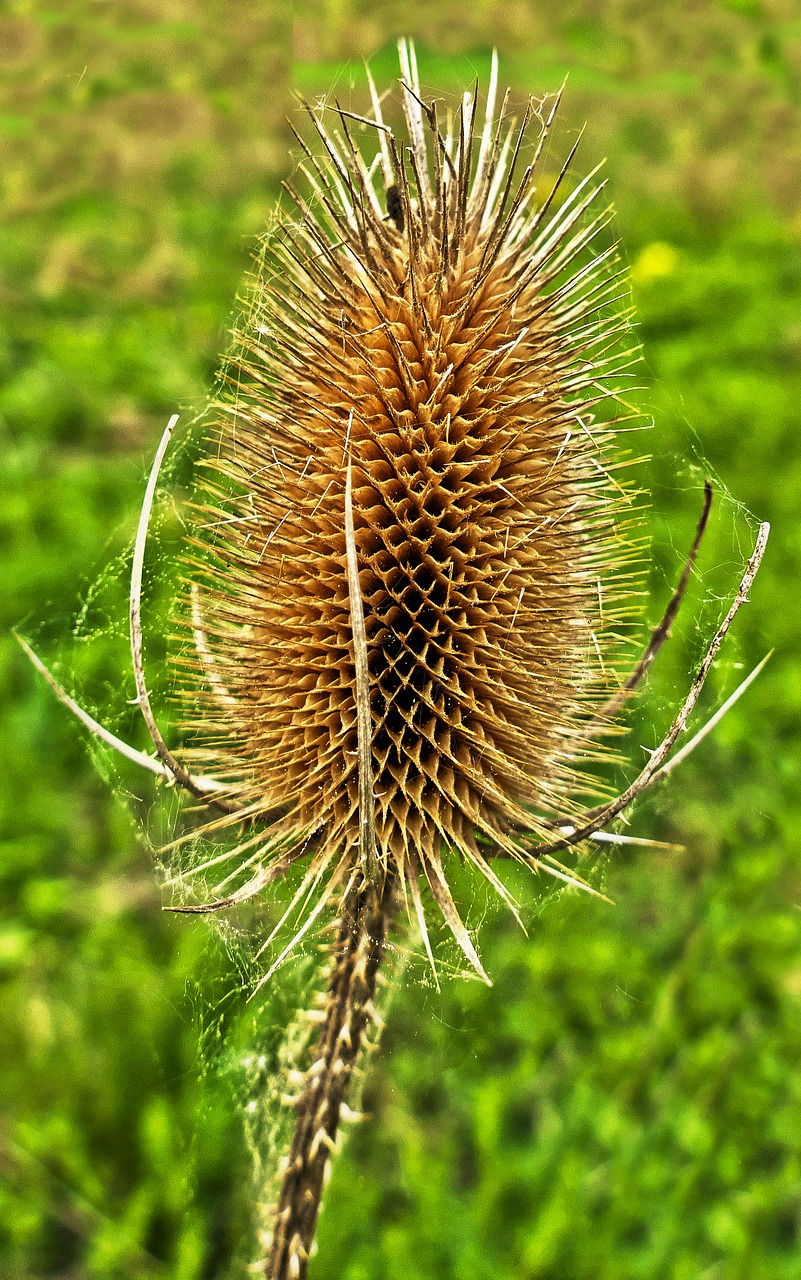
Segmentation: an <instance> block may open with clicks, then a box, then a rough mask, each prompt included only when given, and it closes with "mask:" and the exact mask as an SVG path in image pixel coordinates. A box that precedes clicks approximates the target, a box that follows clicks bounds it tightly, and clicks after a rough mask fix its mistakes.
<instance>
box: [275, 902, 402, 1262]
mask: <svg viewBox="0 0 801 1280" xmlns="http://www.w3.org/2000/svg"><path fill="white" fill-rule="evenodd" d="M393 902H394V879H393V877H387V880H386V882H385V883H384V885H383V887H378V886H376V885H375V884H373V883H372V882H370V881H367V880H359V881H358V882H355V883H353V884H351V885H349V886H348V888H347V889H346V891H345V893H344V895H343V897H342V902H341V906H340V913H339V918H338V920H337V921H336V922H335V926H334V927H335V928H336V930H337V937H336V942H335V943H334V945H333V950H332V957H333V964H332V968H331V972H330V975H329V979H328V986H327V989H326V999H325V1005H324V1008H323V1010H322V1022H321V1025H320V1033H319V1036H318V1038H317V1041H316V1045H315V1049H314V1058H313V1061H312V1064H311V1066H310V1067H309V1069H308V1070H307V1071H306V1073H305V1075H304V1079H303V1084H302V1086H301V1091H300V1094H299V1096H298V1097H297V1098H296V1100H295V1102H294V1106H295V1108H296V1111H297V1120H296V1122H295V1130H294V1134H293V1138H292V1145H291V1147H290V1151H289V1155H288V1157H287V1163H286V1168H285V1169H284V1171H283V1175H282V1180H281V1186H280V1191H279V1195H278V1201H277V1204H276V1208H275V1215H274V1222H273V1232H272V1240H271V1244H270V1249H269V1253H268V1256H267V1258H266V1261H265V1264H264V1271H263V1276H264V1280H304V1277H305V1276H306V1270H307V1265H308V1259H309V1256H310V1254H311V1252H312V1244H313V1241H314V1236H315V1232H316V1228H317V1219H318V1216H319V1213H320V1203H321V1200H322V1195H323V1190H324V1187H325V1184H326V1181H327V1170H328V1167H329V1165H330V1161H331V1157H332V1155H333V1154H334V1153H335V1151H336V1150H337V1146H336V1139H337V1133H338V1130H339V1123H340V1118H341V1114H342V1109H343V1106H344V1105H345V1103H346V1102H347V1099H348V1096H349V1093H350V1088H351V1081H352V1077H353V1072H354V1069H355V1067H356V1064H357V1062H358V1059H359V1053H360V1050H361V1048H362V1044H363V1041H364V1038H365V1032H366V1029H367V1025H368V1022H369V1021H370V1019H371V1018H373V1017H374V1016H375V1010H374V1005H373V1001H374V998H375V991H376V982H377V978H378V970H379V968H380V965H381V961H382V958H383V955H384V951H385V948H386V940H387V932H388V929H389V924H390V920H391V917H392V908H393Z"/></svg>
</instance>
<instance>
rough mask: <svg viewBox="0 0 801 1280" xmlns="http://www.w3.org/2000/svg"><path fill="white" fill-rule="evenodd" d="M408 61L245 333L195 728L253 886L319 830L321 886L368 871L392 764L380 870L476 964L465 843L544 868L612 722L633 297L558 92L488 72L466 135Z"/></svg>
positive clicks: (228, 403) (331, 138)
mask: <svg viewBox="0 0 801 1280" xmlns="http://www.w3.org/2000/svg"><path fill="white" fill-rule="evenodd" d="M402 68H403V71H404V80H403V82H402V88H401V96H402V99H403V108H404V113H405V126H404V128H405V134H402V133H400V132H398V133H396V132H393V131H392V130H390V128H389V127H388V126H387V125H385V124H384V122H383V118H382V114H381V107H380V104H379V100H378V97H377V95H376V94H375V93H373V112H374V114H373V120H372V122H371V123H370V124H369V125H366V126H365V122H363V121H361V122H360V121H358V120H355V119H354V118H353V117H351V116H349V115H348V113H346V112H342V111H337V110H336V109H333V108H331V107H327V108H324V109H322V110H321V111H320V112H312V111H310V112H309V114H310V116H311V118H312V120H313V122H314V125H315V129H316V133H317V147H316V148H309V147H307V146H306V144H303V145H304V149H305V153H306V161H305V164H304V165H303V166H302V168H303V171H304V173H305V177H306V183H307V187H308V193H307V195H306V196H303V195H301V194H300V193H299V192H297V191H296V190H295V188H294V187H290V188H289V191H290V195H291V197H292V199H293V202H294V209H293V210H292V212H286V213H285V214H284V217H283V221H282V222H281V224H280V228H279V229H278V230H277V231H276V233H274V235H273V236H272V237H271V238H270V240H269V242H268V243H267V246H266V249H265V253H264V258H263V262H262V266H261V271H260V275H259V278H258V280H257V281H256V282H255V285H254V288H253V294H252V304H251V308H250V311H249V313H248V315H247V316H246V319H245V323H244V326H243V329H242V331H241V333H240V334H239V335H238V340H237V343H236V346H235V350H234V354H233V357H232V361H231V364H230V366H229V368H228V375H227V386H228V390H227V392H226V394H225V395H224V396H223V397H222V399H221V402H220V405H219V408H220V410H221V414H220V417H219V422H218V425H217V427H216V429H215V430H216V434H215V435H214V436H213V438H212V440H211V443H210V451H211V450H212V449H213V460H212V462H211V466H212V468H213V471H214V475H213V478H212V480H211V481H210V482H209V485H208V491H207V496H208V501H207V503H206V505H205V506H204V508H203V511H202V513H201V515H200V517H199V519H198V527H197V529H196V535H195V536H196V540H197V542H198V543H199V544H200V547H201V549H202V552H203V554H202V555H201V556H200V557H199V563H200V566H201V568H202V571H203V575H204V580H205V585H204V589H203V593H202V606H201V612H202V621H201V620H200V615H199V614H198V615H197V616H196V624H197V625H196V628H195V629H196V631H197V633H198V649H199V657H198V661H197V666H198V668H199V670H200V673H201V675H202V677H203V682H204V683H205V685H206V687H207V689H208V690H209V693H208V695H207V697H206V701H205V705H204V706H203V710H202V718H201V719H200V720H199V724H198V727H199V728H200V729H201V738H202V740H203V742H204V743H205V749H206V752H207V755H208V753H211V754H212V757H213V759H214V766H215V772H216V774H217V776H218V777H224V778H226V779H227V780H228V781H229V782H230V783H231V785H232V787H234V788H235V790H236V792H237V795H238V798H239V799H240V800H241V801H242V802H243V803H244V804H245V805H246V806H248V809H249V811H250V813H251V814H252V815H253V817H254V818H255V819H256V821H257V824H263V823H264V822H267V823H269V824H270V834H269V837H265V838H264V840H263V841H262V845H261V846H260V845H259V843H258V841H254V840H250V841H248V844H247V846H246V847H247V848H248V849H249V850H254V849H255V854H254V853H252V852H251V856H250V858H249V859H248V860H247V862H246V864H245V865H246V866H247V867H248V868H249V869H251V870H252V868H253V866H254V865H256V866H257V871H256V873H255V879H254V880H252V881H251V882H249V883H252V884H253V886H254V888H257V887H259V885H260V884H263V883H264V882H265V878H270V879H271V878H272V877H273V874H274V873H275V870H276V868H275V866H273V867H271V860H273V861H274V860H275V859H276V858H277V857H278V856H279V855H278V853H277V850H279V849H280V850H281V858H282V862H281V867H282V869H283V867H284V866H285V865H286V864H287V862H288V861H292V860H294V859H295V858H296V857H299V856H301V854H303V853H304V852H306V851H307V850H308V851H310V853H311V861H310V872H309V876H308V877H307V882H308V883H309V884H311V883H312V882H314V883H322V882H323V878H324V877H326V876H328V881H327V883H328V887H329V890H332V889H333V888H335V887H336V886H337V885H341V884H343V883H344V882H345V880H346V879H347V878H348V877H349V876H350V875H351V874H352V873H353V871H354V869H355V867H356V866H357V864H358V862H359V859H360V856H361V857H362V861H363V858H364V855H363V850H362V854H361V855H360V848H361V845H360V840H359V814H360V811H361V812H363V811H364V808H365V805H364V786H363V787H362V800H361V803H360V785H359V783H360V776H361V778H362V782H363V783H364V780H365V774H367V775H368V779H369V781H370V782H371V784H372V786H371V788H370V791H371V793H372V796H373V805H374V823H375V828H374V839H375V852H376V857H377V860H378V864H379V866H380V868H381V869H382V870H383V871H386V870H387V869H391V870H392V871H393V873H395V872H396V873H397V874H398V875H399V878H400V882H401V885H402V886H404V888H405V889H406V890H407V891H408V892H409V893H410V895H411V897H412V900H413V904H414V906H415V909H416V910H417V914H418V916H419V917H421V916H422V911H421V906H420V895H419V877H420V875H421V874H422V876H423V877H424V879H425V881H427V883H428V885H429V887H430V891H431V893H432V895H433V897H434V899H435V900H436V901H437V902H438V904H439V906H440V907H441V909H442V910H443V912H444V914H445V916H446V919H448V922H449V923H450V924H451V927H452V928H453V929H454V931H455V932H456V934H457V936H458V937H459V938H460V941H462V945H463V946H465V949H466V950H468V948H469V950H468V954H470V955H471V959H472V958H473V956H474V953H473V952H472V946H471V944H470V943H469V939H468V938H467V936H466V934H465V933H464V931H463V930H462V928H461V923H460V922H459V920H458V916H457V915H456V912H455V908H454V906H453V903H452V901H451V897H450V892H449V889H448V886H447V858H448V856H451V855H450V854H449V853H448V852H447V851H449V850H453V849H455V850H458V851H460V852H461V853H462V854H463V855H464V856H466V857H467V858H468V859H470V860H471V861H472V862H473V863H474V864H476V866H478V867H479V868H480V870H481V871H482V873H483V874H484V875H486V876H487V877H488V878H489V879H490V880H491V881H492V882H493V883H494V884H495V885H496V886H497V887H498V888H501V886H500V883H499V881H498V880H497V877H496V875H495V873H494V871H493V869H492V867H491V865H490V858H491V854H492V853H493V852H497V851H503V852H505V853H508V854H511V855H512V856H515V857H519V858H521V859H523V860H527V861H533V858H532V855H531V853H530V852H529V851H528V850H527V848H526V847H525V846H524V845H523V844H522V843H521V842H520V841H519V840H517V839H515V836H516V834H517V833H521V832H529V833H530V832H534V833H540V834H542V833H544V832H546V831H547V830H548V824H549V823H551V822H553V821H555V820H561V821H569V819H570V815H571V814H572V813H574V812H575V797H576V795H577V794H578V793H579V792H580V790H581V787H582V785H584V784H583V783H582V778H581V774H580V763H581V761H582V760H583V759H586V758H588V757H591V756H592V755H593V754H594V753H597V751H598V749H599V748H598V745H597V741H595V742H593V740H592V737H591V735H590V726H593V728H594V732H595V735H596V739H597V736H598V734H599V732H600V733H601V734H603V733H604V732H606V731H607V730H608V727H609V726H608V724H606V723H605V722H604V720H603V719H602V718H601V719H600V720H598V719H597V712H598V709H599V706H600V705H601V703H602V701H603V700H604V699H605V697H606V696H608V693H609V690H610V687H615V686H614V669H615V661H616V660H617V659H618V658H619V656H620V653H619V650H620V636H621V630H622V629H625V625H626V620H627V618H628V615H629V612H630V610H631V604H632V599H633V592H632V586H631V573H632V569H631V566H632V557H633V552H632V544H631V541H630V537H629V535H628V534H627V532H626V529H625V520H623V521H621V519H620V513H621V508H625V509H626V510H628V508H629V507H630V503H631V497H630V495H627V494H626V493H625V492H624V491H623V490H622V489H621V487H620V485H619V483H618V482H617V481H616V480H615V479H613V478H612V476H611V475H610V468H613V467H614V457H613V443H614V441H613V426H612V424H610V423H609V422H608V421H607V422H606V423H599V422H598V421H597V420H596V417H595V407H596V406H597V404H598V402H599V401H601V400H603V399H604V398H605V397H606V396H607V395H608V393H609V386H610V383H609V379H610V376H611V375H612V374H613V373H614V372H615V371H617V370H618V369H619V368H620V366H621V365H622V364H623V363H624V362H625V360H626V355H627V353H626V351H625V348H623V349H621V348H620V346H619V335H620V334H621V332H623V333H624V332H625V329H626V317H625V311H624V310H621V305H620V303H619V302H613V304H612V305H611V306H610V301H611V300H613V299H615V297H616V295H618V294H619V293H620V288H619V280H618V279H617V277H616V275H615V268H614V251H613V249H610V248H608V249H606V250H605V251H604V252H598V251H595V250H594V248H593V245H594V243H595V238H596V236H597V233H598V232H599V230H600V229H601V228H602V227H604V226H605V225H606V224H607V222H608V217H609V211H608V210H604V211H603V212H601V213H600V214H599V215H597V216H596V217H595V218H589V217H588V216H587V215H586V209H587V207H588V206H589V205H590V203H591V202H592V201H593V200H594V199H595V198H596V197H597V195H598V192H599V190H600V186H594V185H593V176H592V175H591V177H590V178H589V179H585V180H584V181H583V182H580V183H578V184H571V182H570V179H569V176H568V166H567V164H566V165H565V168H564V169H563V171H562V173H561V175H560V176H559V179H558V180H557V182H556V183H555V184H554V183H551V184H550V185H549V187H548V189H547V190H545V191H543V190H542V189H541V188H540V186H539V171H538V163H537V162H538V160H539V157H540V154H541V151H542V146H543V143H544V140H545V138H546V136H547V134H548V129H549V127H550V124H551V122H552V119H553V114H554V111H555V106H556V103H555V102H554V103H552V104H551V105H550V107H549V108H548V114H547V117H546V116H545V115H544V114H543V109H542V108H540V109H535V108H534V107H533V106H531V105H530V106H529V109H528V110H527V111H526V113H525V116H524V118H523V120H522V122H521V123H520V124H517V123H516V122H515V121H514V120H512V119H511V118H510V117H509V113H508V104H507V102H506V101H504V103H503V105H502V106H501V109H500V111H499V113H498V118H497V119H496V116H495V77H493V83H492V84H491V85H490V88H489V95H488V101H487V106H486V112H485V118H484V121H483V124H482V123H481V122H479V121H478V119H477V112H476V103H475V98H474V97H473V96H471V95H465V97H464V99H463V100H462V103H461V106H460V108H459V110H458V111H457V112H456V113H455V114H454V115H453V116H451V117H450V119H449V120H448V121H447V123H446V124H445V125H444V136H443V132H442V131H441V130H440V125H439V121H438V119H437V108H436V106H435V105H433V104H432V105H431V106H430V107H429V106H424V105H423V103H422V101H421V99H420V96H419V94H420V91H419V85H418V84H417V81H416V69H415V67H414V62H413V51H410V50H406V49H405V48H402ZM329 120H330V122H331V123H330V125H329ZM356 130H360V131H361V133H362V134H363V135H364V139H365V140H364V141H363V142H362V144H361V150H360V149H359V147H357V145H356V141H355V137H354V135H355V131H356ZM529 135H533V138H534V147H535V152H534V155H533V156H528V159H527V163H526V164H525V167H523V158H524V157H526V155H527V148H529V149H530V147H531V144H530V143H529ZM348 474H350V477H351V491H350V492H348V493H346V490H347V487H348ZM349 511H350V513H351V515H352V527H353V533H352V539H351V542H352V550H353V551H354V553H355V557H356V559H355V562H354V563H355V564H356V565H357V566H358V577H357V579H356V578H355V577H354V576H353V575H351V577H350V579H349V574H348V546H347V536H346V525H347V517H348V514H349ZM356 580H357V581H358V592H357V593H356V595H355V596H354V591H353V588H354V586H355V583H356ZM354 606H355V607H356V609H357V612H360V613H361V614H362V615H363V618H364V634H365V642H366V654H365V656H366V668H365V670H366V673H367V674H366V676H365V677H364V681H363V683H364V684H365V687H366V689H367V692H368V696H369V710H370V723H369V734H370V742H369V744H368V745H369V760H367V761H365V760H364V759H361V761H360V754H359V733H358V728H357V712H358V702H359V699H358V686H359V680H358V678H357V665H358V664H357V659H358V656H359V654H358V652H357V648H358V646H355V645H354V632H355V629H356V628H355V623H354ZM610 682H611V683H610ZM594 717H596V718H595V720H594ZM210 723H211V724H213V726H214V728H213V731H212V732H210V731H209V724H210ZM369 775H371V777H370V776H369ZM368 794H369V791H368ZM371 874H375V869H373V871H372V872H371Z"/></svg>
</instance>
